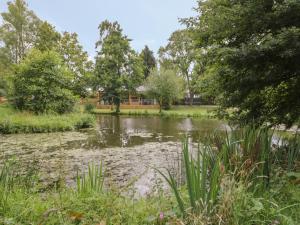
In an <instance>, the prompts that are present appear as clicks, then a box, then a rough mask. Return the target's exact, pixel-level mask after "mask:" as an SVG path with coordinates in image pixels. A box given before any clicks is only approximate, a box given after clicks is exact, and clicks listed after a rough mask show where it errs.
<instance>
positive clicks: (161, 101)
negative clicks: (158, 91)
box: [159, 97, 163, 113]
mask: <svg viewBox="0 0 300 225" xmlns="http://www.w3.org/2000/svg"><path fill="white" fill-rule="evenodd" d="M162 103H163V100H162V97H160V98H159V113H161V109H162Z"/></svg>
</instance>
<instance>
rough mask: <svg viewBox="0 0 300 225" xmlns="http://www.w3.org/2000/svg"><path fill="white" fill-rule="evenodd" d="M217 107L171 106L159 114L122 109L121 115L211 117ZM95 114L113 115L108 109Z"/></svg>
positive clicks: (156, 111)
mask: <svg viewBox="0 0 300 225" xmlns="http://www.w3.org/2000/svg"><path fill="white" fill-rule="evenodd" d="M216 109H217V106H213V105H203V106H173V107H172V108H171V109H170V110H163V111H162V113H161V114H160V113H159V110H158V109H122V110H121V112H120V114H121V115H160V116H178V117H213V116H214V110H216ZM93 113H95V114H113V113H114V111H111V110H110V109H95V110H93Z"/></svg>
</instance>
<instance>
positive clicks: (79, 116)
mask: <svg viewBox="0 0 300 225" xmlns="http://www.w3.org/2000/svg"><path fill="white" fill-rule="evenodd" d="M94 121H95V119H94V117H93V116H92V115H90V114H87V113H82V112H74V113H70V114H64V115H51V114H44V115H34V114H32V113H29V112H19V111H16V110H15V109H14V108H13V107H12V106H10V105H9V104H1V105H0V133H2V134H14V133H47V132H58V131H71V130H77V129H82V128H88V127H92V126H93V125H94Z"/></svg>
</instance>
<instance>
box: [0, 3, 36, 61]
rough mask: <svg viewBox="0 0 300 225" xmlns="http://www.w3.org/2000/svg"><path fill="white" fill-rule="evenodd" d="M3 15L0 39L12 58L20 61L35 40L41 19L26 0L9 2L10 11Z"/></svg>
mask: <svg viewBox="0 0 300 225" xmlns="http://www.w3.org/2000/svg"><path fill="white" fill-rule="evenodd" d="M1 16H2V19H3V25H2V26H1V27H0V40H1V41H2V42H3V43H4V48H5V49H6V50H7V51H8V52H9V54H10V55H9V57H10V60H11V61H12V62H14V63H19V62H20V61H21V60H22V59H23V58H24V56H25V54H26V53H27V52H28V50H29V49H30V46H32V45H33V44H34V42H35V39H36V33H37V30H38V27H39V24H40V20H39V19H38V18H37V16H36V15H35V14H34V12H33V11H31V10H29V9H28V8H27V4H26V3H25V1H24V0H15V1H13V2H8V12H4V13H1Z"/></svg>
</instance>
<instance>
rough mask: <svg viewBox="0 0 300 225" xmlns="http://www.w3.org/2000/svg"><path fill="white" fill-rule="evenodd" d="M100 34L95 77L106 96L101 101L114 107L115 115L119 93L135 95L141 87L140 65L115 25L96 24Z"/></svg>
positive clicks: (117, 25)
mask: <svg viewBox="0 0 300 225" xmlns="http://www.w3.org/2000/svg"><path fill="white" fill-rule="evenodd" d="M99 31H100V40H99V41H98V42H97V43H96V46H97V48H98V54H97V57H96V68H95V74H96V76H97V79H98V82H99V87H100V88H102V89H103V92H104V94H105V95H104V96H103V98H105V99H107V100H108V101H109V102H111V103H113V104H115V105H116V112H117V113H118V112H119V111H120V103H121V98H122V94H124V93H127V94H128V92H134V91H135V88H137V87H138V86H139V85H140V84H141V82H142V78H143V65H142V61H141V59H140V57H139V56H138V55H137V54H136V53H135V52H134V51H133V50H132V49H131V47H130V39H128V37H127V36H125V35H123V34H122V29H121V27H120V25H119V24H118V23H117V22H114V23H111V22H109V21H104V22H102V23H101V24H100V25H99Z"/></svg>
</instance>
